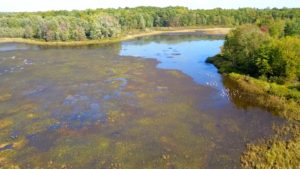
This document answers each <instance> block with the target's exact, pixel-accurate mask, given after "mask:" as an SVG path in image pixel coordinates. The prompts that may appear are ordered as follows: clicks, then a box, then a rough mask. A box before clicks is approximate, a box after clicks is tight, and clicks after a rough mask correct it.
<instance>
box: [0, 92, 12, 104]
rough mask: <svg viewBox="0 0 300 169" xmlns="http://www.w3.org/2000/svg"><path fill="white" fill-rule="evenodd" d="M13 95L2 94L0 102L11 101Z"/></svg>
mask: <svg viewBox="0 0 300 169" xmlns="http://www.w3.org/2000/svg"><path fill="white" fill-rule="evenodd" d="M11 97H12V95H11V93H6V94H1V95H0V102H5V101H8V100H9V99H11Z"/></svg>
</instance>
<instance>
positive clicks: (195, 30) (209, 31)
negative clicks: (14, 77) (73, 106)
mask: <svg viewBox="0 0 300 169" xmlns="http://www.w3.org/2000/svg"><path fill="white" fill-rule="evenodd" d="M231 29H232V28H225V27H224V28H223V27H167V28H166V27H162V28H155V29H147V30H134V31H130V32H127V33H123V34H122V35H121V36H120V37H115V38H104V39H99V40H81V41H45V40H41V39H25V38H0V43H25V44H31V45H43V46H84V45H98V44H107V43H116V42H121V41H126V40H131V39H135V38H139V37H145V36H153V35H162V34H173V33H174V34H177V33H191V34H197V35H209V36H210V35H221V36H225V35H226V34H227V33H228V32H229V31H230V30H231Z"/></svg>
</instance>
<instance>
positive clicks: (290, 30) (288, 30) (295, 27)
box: [284, 18, 300, 36]
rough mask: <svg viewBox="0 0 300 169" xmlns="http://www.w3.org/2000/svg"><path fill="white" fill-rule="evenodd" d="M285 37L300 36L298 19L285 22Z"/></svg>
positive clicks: (299, 21) (299, 20)
mask: <svg viewBox="0 0 300 169" xmlns="http://www.w3.org/2000/svg"><path fill="white" fill-rule="evenodd" d="M284 33H285V35H289V36H291V35H300V19H299V18H298V19H293V20H290V21H288V22H287V24H286V26H285V29H284Z"/></svg>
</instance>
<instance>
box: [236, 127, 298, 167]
mask: <svg viewBox="0 0 300 169" xmlns="http://www.w3.org/2000/svg"><path fill="white" fill-rule="evenodd" d="M241 161H242V165H243V167H244V168H245V169H248V168H249V169H250V168H257V169H263V168H298V167H299V166H300V125H299V124H298V123H296V124H291V125H287V126H283V127H278V128H277V129H276V135H275V136H273V137H272V138H270V139H266V140H261V141H260V142H259V143H257V144H249V145H247V150H246V151H245V152H244V154H243V156H242V157H241Z"/></svg>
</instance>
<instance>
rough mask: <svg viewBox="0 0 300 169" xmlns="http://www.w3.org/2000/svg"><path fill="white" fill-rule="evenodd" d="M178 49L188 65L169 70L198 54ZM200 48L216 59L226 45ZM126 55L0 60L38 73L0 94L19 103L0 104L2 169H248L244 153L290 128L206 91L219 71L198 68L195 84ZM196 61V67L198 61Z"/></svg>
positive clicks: (11, 82)
mask: <svg viewBox="0 0 300 169" xmlns="http://www.w3.org/2000/svg"><path fill="white" fill-rule="evenodd" d="M149 38H150V37H148V42H151V38H150V39H149ZM156 38H157V37H156ZM189 38H191V36H189V37H185V38H183V41H186V40H188V39H189ZM160 39H162V40H163V39H165V36H162V37H161V38H160ZM174 39H175V38H171V39H170V40H168V39H165V40H164V41H163V42H164V43H167V44H165V45H163V47H162V49H165V46H167V49H168V48H172V49H169V50H171V51H170V52H171V53H177V52H178V53H179V52H180V53H181V54H182V55H178V54H175V55H174V58H167V59H168V60H169V59H180V58H182V57H184V56H191V55H190V54H192V53H193V54H194V52H193V51H186V52H182V51H180V50H179V49H178V47H176V45H179V46H180V44H182V43H180V39H181V37H177V38H176V39H175V40H174ZM193 40H195V41H191V42H189V43H184V44H185V45H188V46H191V45H192V46H193V45H194V46H197V45H200V46H201V47H203V46H202V45H205V44H207V43H209V44H210V45H211V46H212V49H213V50H211V51H210V52H218V51H219V50H216V49H218V45H220V44H221V43H222V41H217V42H216V43H217V44H215V43H214V41H202V37H199V41H197V40H196V38H195V37H193ZM140 41H142V39H140ZM168 41H170V43H169V44H168ZM175 41H176V42H175ZM129 44H130V43H129ZM213 44H214V45H213ZM122 45H123V44H122V43H120V44H110V45H104V46H90V47H78V48H64V47H61V48H54V47H49V48H44V47H39V48H33V47H32V48H31V47H28V48H26V50H22V51H20V50H10V51H5V52H2V53H1V58H2V57H3V58H11V57H12V56H15V59H11V60H10V62H11V64H12V65H14V64H17V63H19V62H23V61H24V60H25V59H27V61H32V63H34V64H32V65H27V66H28V67H27V69H24V70H23V71H20V72H16V73H11V74H7V75H5V76H6V78H3V79H4V80H3V81H1V84H0V91H10V93H11V94H12V98H11V99H9V100H7V101H4V102H1V103H0V104H1V106H0V115H1V116H0V130H1V132H0V145H1V147H0V149H1V150H3V151H0V161H1V162H0V166H1V167H3V166H4V168H9V167H11V168H12V167H19V168H74V169H77V168H125V169H126V168H149V169H150V168H158V169H160V168H189V169H198V168H220V166H221V167H224V166H225V167H224V168H234V167H236V168H239V167H240V161H239V157H240V154H241V152H242V151H243V146H244V144H245V143H246V142H248V140H252V139H255V138H259V137H261V136H268V135H269V134H270V133H271V131H270V130H271V124H272V123H277V122H278V123H281V121H280V119H278V118H277V117H274V116H271V114H269V113H266V112H264V111H263V110H258V109H248V110H244V109H237V108H236V107H235V106H234V105H233V104H232V103H231V102H229V101H228V100H227V99H226V98H223V97H220V96H219V94H218V92H219V91H218V88H210V87H209V86H202V85H198V84H197V83H198V82H202V81H201V80H199V79H201V78H202V77H207V76H206V75H203V74H202V73H204V74H205V73H207V71H211V70H215V69H214V68H213V67H212V66H208V65H206V66H205V68H203V72H202V69H200V70H198V69H197V68H196V67H195V68H193V70H198V71H197V72H196V73H195V74H188V71H179V69H178V68H179V67H177V66H176V67H175V68H176V69H173V68H168V69H156V66H158V65H159V64H160V63H159V62H158V61H155V60H153V59H143V58H134V57H120V56H118V55H119V52H120V50H121V49H122V48H123V46H122ZM127 45H128V44H127ZM215 45H217V46H215ZM25 46H26V45H25ZM127 47H128V46H127ZM205 47H207V46H205ZM203 48H204V47H203ZM130 49H131V48H130V47H128V50H130ZM128 52H129V51H128ZM183 54H184V55H183ZM206 55H208V54H207V53H205V54H203V57H204V56H205V57H206ZM192 56H193V57H189V58H188V57H187V59H194V58H198V57H197V56H196V54H194V55H192ZM175 57H177V58H175ZM18 58H20V59H19V60H18ZM201 59H202V60H203V58H202V55H201ZM179 61H180V60H178V62H179ZM198 61H199V60H198V59H197V60H193V63H194V62H198ZM170 63H171V62H170ZM203 64H205V63H204V62H202V61H201V62H198V65H200V67H201V65H202V66H203ZM186 65H188V68H189V67H190V66H191V64H189V63H188V62H187V64H186ZM1 66H2V64H0V67H1ZM158 67H159V66H158ZM184 67H185V66H184ZM185 68H186V67H185ZM206 68H208V69H206ZM186 70H189V69H186ZM204 70H206V71H204ZM185 73H186V74H185ZM212 74H213V75H215V76H210V78H212V80H215V81H217V80H219V79H218V78H220V77H219V76H217V72H216V71H214V72H212ZM186 75H190V76H186ZM214 77H216V78H217V79H213V78H214ZM197 78H199V79H197ZM1 80H2V79H1ZM193 80H194V81H193ZM204 80H205V81H206V80H207V79H204ZM16 82H18V83H16ZM195 82H197V83H195ZM203 82H204V81H203ZM200 84H201V83H200ZM245 112H246V113H245ZM247 112H249V113H247ZM261 128H263V130H259V129H261ZM244 131H247V132H244ZM2 144H3V145H2ZM216 159H218V160H216Z"/></svg>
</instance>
